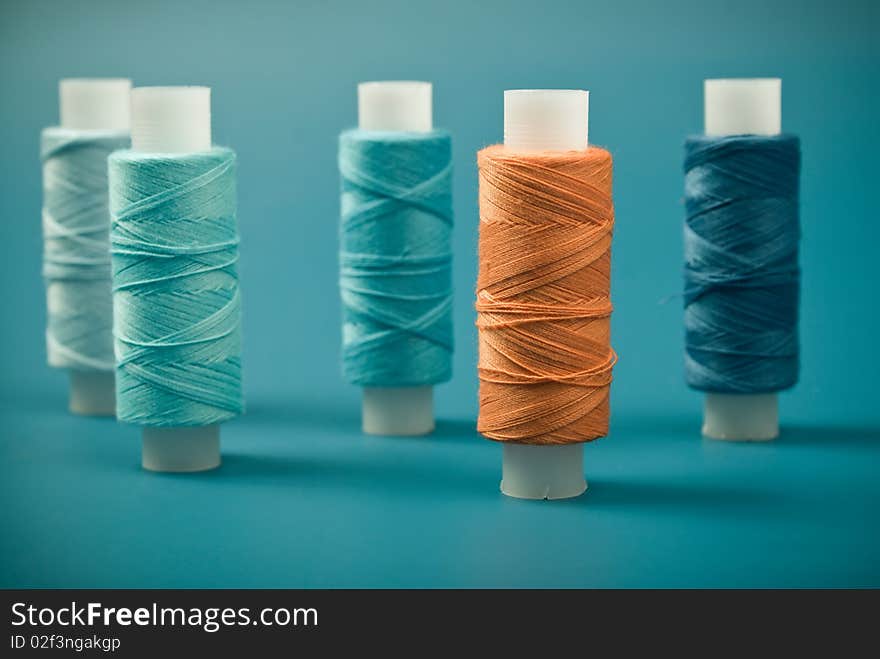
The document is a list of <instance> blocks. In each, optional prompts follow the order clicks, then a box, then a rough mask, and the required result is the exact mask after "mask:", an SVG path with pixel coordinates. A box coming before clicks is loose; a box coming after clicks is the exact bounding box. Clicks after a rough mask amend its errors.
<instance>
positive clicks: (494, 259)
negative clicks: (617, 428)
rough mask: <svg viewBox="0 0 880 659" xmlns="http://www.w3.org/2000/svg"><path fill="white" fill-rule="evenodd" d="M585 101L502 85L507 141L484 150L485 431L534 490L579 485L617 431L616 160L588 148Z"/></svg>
mask: <svg viewBox="0 0 880 659" xmlns="http://www.w3.org/2000/svg"><path fill="white" fill-rule="evenodd" d="M587 102H588V96H587V92H576V91H569V90H565V91H560V90H523V91H515V92H506V93H505V144H504V146H501V145H496V146H490V147H488V148H486V149H483V150H482V151H480V152H479V153H478V156H477V161H478V166H479V174H480V186H479V188H480V269H479V276H478V282H477V302H476V309H477V327H478V328H479V364H478V370H479V377H480V415H479V420H478V423H477V429H478V430H479V431H480V432H481V433H482V434H483V435H484V436H486V437H487V438H489V439H492V440H496V441H499V442H504V443H505V455H504V478H503V480H502V491H504V492H505V493H506V494H511V495H513V496H519V497H524V498H564V497H568V496H576V495H577V494H580V493H582V492H583V491H584V489H586V483H585V480H584V477H583V462H582V451H581V444H582V443H584V442H588V441H591V440H594V439H596V438H598V437H602V436H605V435H606V434H607V433H608V420H609V397H610V388H611V377H612V367H613V366H614V363H615V361H616V355H615V353H614V351H613V350H612V348H611V343H610V333H611V332H610V320H611V311H612V306H611V300H610V269H611V237H612V230H613V226H614V207H613V203H612V194H611V192H612V191H611V181H612V158H611V154H610V153H609V152H608V151H606V150H605V149H601V148H598V147H588V146H587V144H588V141H587ZM578 147H579V148H578ZM511 445H517V446H519V448H518V449H512V450H510V451H508V447H509V446H511ZM522 445H526V446H527V448H526V449H523V448H522ZM568 447H572V448H568Z"/></svg>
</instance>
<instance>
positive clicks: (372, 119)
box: [358, 80, 434, 436]
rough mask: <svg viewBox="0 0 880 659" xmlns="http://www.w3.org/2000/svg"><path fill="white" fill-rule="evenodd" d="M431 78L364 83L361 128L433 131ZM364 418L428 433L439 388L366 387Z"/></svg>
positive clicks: (381, 429)
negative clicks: (416, 80)
mask: <svg viewBox="0 0 880 659" xmlns="http://www.w3.org/2000/svg"><path fill="white" fill-rule="evenodd" d="M431 90H432V88H431V83H430V82H415V81H401V80H395V81H387V82H362V83H361V84H359V85H358V128H360V129H361V130H383V131H400V132H410V133H427V132H429V131H431V130H433V128H434V124H433V119H432V96H431V94H432V91H431ZM361 423H362V427H363V431H364V432H365V433H367V434H369V435H398V436H414V435H426V434H428V433H430V432H432V431H433V430H434V388H433V387H431V386H423V387H364V390H363V398H362V407H361Z"/></svg>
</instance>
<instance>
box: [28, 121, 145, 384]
mask: <svg viewBox="0 0 880 659" xmlns="http://www.w3.org/2000/svg"><path fill="white" fill-rule="evenodd" d="M40 142H41V143H40V154H41V159H42V161H43V239H44V243H43V276H44V278H45V280H46V300H47V310H48V314H47V326H46V347H47V353H48V361H49V365H50V366H54V367H57V368H69V369H74V370H77V371H108V372H112V370H113V367H114V358H113V302H112V293H111V289H110V213H109V210H108V201H107V156H109V155H110V154H111V153H112V152H113V151H115V150H117V149H123V148H126V147H127V146H128V144H129V135H128V133H127V132H122V131H100V130H72V129H67V128H58V127H54V128H47V129H45V130H44V131H43V133H42V135H41V140H40Z"/></svg>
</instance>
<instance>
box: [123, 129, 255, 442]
mask: <svg viewBox="0 0 880 659" xmlns="http://www.w3.org/2000/svg"><path fill="white" fill-rule="evenodd" d="M109 167H110V211H111V215H112V227H111V233H110V242H111V253H112V264H113V306H114V323H113V333H114V337H115V345H116V405H117V416H118V417H119V419H120V420H122V421H128V422H131V423H137V424H140V425H145V426H204V425H211V424H214V423H219V422H221V421H225V420H227V419H230V418H232V417H233V416H236V415H237V414H240V413H241V412H242V411H243V409H244V401H243V396H242V386H241V331H240V325H241V320H240V316H241V302H240V296H239V287H238V274H237V265H236V264H237V262H238V228H237V223H236V217H235V204H236V200H235V154H234V153H233V151H231V150H230V149H226V148H220V147H215V148H214V149H212V150H211V151H208V152H205V153H195V154H184V155H170V154H140V153H135V152H132V151H117V152H116V153H114V154H113V155H112V156H111V157H110V160H109Z"/></svg>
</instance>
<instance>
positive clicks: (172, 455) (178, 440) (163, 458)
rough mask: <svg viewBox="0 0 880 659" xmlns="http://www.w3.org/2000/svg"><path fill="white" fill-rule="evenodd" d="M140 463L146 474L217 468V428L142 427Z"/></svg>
mask: <svg viewBox="0 0 880 659" xmlns="http://www.w3.org/2000/svg"><path fill="white" fill-rule="evenodd" d="M141 456H142V457H141V464H142V465H143V467H144V469H149V470H150V471H169V472H172V471H175V472H188V471H206V470H208V469H214V468H215V467H219V466H220V426H218V425H213V426H204V427H199V428H144V434H143V447H142V452H141Z"/></svg>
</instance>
